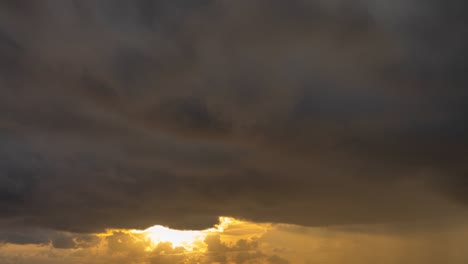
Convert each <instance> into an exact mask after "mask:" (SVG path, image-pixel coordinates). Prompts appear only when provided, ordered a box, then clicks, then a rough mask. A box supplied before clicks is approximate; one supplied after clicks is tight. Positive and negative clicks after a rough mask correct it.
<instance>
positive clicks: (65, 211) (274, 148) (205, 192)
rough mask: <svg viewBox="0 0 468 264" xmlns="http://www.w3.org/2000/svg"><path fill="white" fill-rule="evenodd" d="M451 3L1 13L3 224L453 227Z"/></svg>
mask: <svg viewBox="0 0 468 264" xmlns="http://www.w3.org/2000/svg"><path fill="white" fill-rule="evenodd" d="M466 8H467V4H466V1H461V0H455V1H443V0H432V1H419V0H410V1H403V0H396V1H381V0H374V1H370V0H362V1H357V0H356V1H344V0H343V1H341V0H334V1H321V0H316V1H312V0H310V1H307V0H294V1H276V0H273V1H271V0H270V1H267V0H254V1H224V0H221V1H210V0H203V1H201V0H199V1H157V0H154V1H148V0H138V1H137V0H135V1H124V0H122V1H121V0H113V1H106V0H99V1H87V0H81V1H72V0H44V1H40V2H38V1H26V0H14V1H13V0H12V1H10V0H8V1H7V0H3V1H1V2H0V225H2V226H5V227H13V226H15V227H19V226H23V227H24V226H26V227H41V228H52V229H56V230H65V231H75V232H76V231H77V232H92V231H99V230H102V229H104V228H106V227H114V228H143V227H148V226H150V225H153V224H164V225H169V226H172V227H176V228H202V227H208V226H212V224H213V223H216V221H217V217H218V216H220V215H227V216H235V217H241V218H247V219H252V220H255V221H267V222H286V223H295V224H302V225H332V224H365V223H386V222H395V221H408V220H411V221H415V220H418V219H428V218H431V219H432V218H435V217H441V216H443V217H447V218H458V217H459V214H460V213H462V212H463V211H464V210H465V206H466V204H467V203H468V196H467V193H468V190H467V184H468V178H467V173H468V167H467V164H468V161H467V153H466V149H467V147H468V133H467V122H465V118H466V116H468V107H467V104H466V101H467V99H468V92H467V90H466V87H467V85H468V79H467V77H466V76H465V69H466V68H467V67H466V66H468V65H467V59H468V56H467V55H468V54H467V51H466V48H465V47H466V46H467V45H468V43H467V42H468V37H467V32H466V25H467V22H468V21H467V18H466V15H465V14H464V10H466Z"/></svg>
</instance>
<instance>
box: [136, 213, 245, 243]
mask: <svg viewBox="0 0 468 264" xmlns="http://www.w3.org/2000/svg"><path fill="white" fill-rule="evenodd" d="M236 222H240V221H239V220H236V219H234V218H230V217H220V218H219V224H218V225H216V226H215V227H213V228H209V229H205V230H200V231H193V230H175V229H170V228H168V227H164V226H160V225H156V226H153V227H150V228H148V229H146V230H144V231H134V232H137V233H140V234H144V235H145V236H146V238H147V239H149V240H150V241H151V243H152V244H153V246H154V247H156V246H157V245H159V244H160V243H164V242H169V243H171V244H172V247H174V248H176V247H183V248H185V249H186V250H189V251H191V250H194V249H195V248H197V246H198V245H201V244H202V243H203V241H204V240H205V238H206V237H207V236H208V235H210V234H214V233H221V232H223V231H224V230H225V228H227V227H228V226H229V225H231V224H233V223H236Z"/></svg>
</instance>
